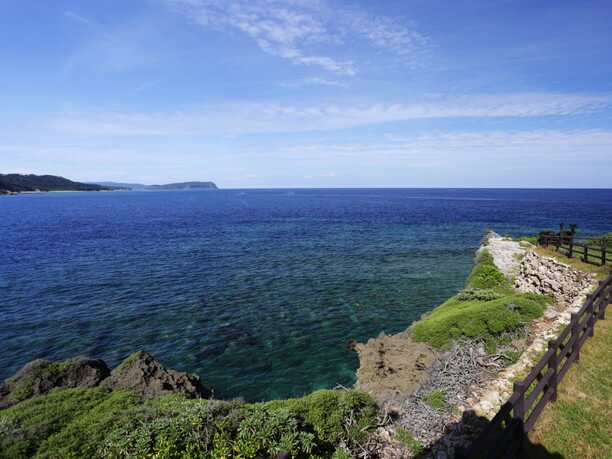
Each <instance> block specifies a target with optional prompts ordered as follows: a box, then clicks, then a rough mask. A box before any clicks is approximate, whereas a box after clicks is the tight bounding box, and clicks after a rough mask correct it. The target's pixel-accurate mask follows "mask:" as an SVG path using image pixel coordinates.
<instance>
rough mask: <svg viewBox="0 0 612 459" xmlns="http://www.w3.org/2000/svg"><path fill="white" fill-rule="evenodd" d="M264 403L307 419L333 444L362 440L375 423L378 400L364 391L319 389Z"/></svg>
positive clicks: (268, 407) (306, 420)
mask: <svg viewBox="0 0 612 459" xmlns="http://www.w3.org/2000/svg"><path fill="white" fill-rule="evenodd" d="M264 406H265V407H266V408H267V409H270V410H273V411H277V410H286V411H288V412H289V413H291V414H292V415H293V416H297V417H300V418H302V419H304V421H305V422H306V423H307V424H310V425H311V426H312V427H313V428H314V430H315V432H316V434H317V437H318V438H320V439H321V440H322V441H323V442H325V443H328V444H330V445H338V444H341V443H344V444H347V445H350V446H352V445H354V444H355V443H356V442H362V441H363V440H365V438H366V436H367V431H368V430H369V428H372V427H373V426H374V425H375V424H376V403H375V401H374V399H373V398H372V397H370V396H369V395H367V394H365V393H363V392H356V391H335V390H320V391H317V392H313V393H312V394H310V395H307V396H305V397H302V398H294V399H288V400H273V401H270V402H266V403H264Z"/></svg>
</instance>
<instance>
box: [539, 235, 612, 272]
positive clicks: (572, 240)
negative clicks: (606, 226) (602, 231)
mask: <svg viewBox="0 0 612 459" xmlns="http://www.w3.org/2000/svg"><path fill="white" fill-rule="evenodd" d="M540 243H541V244H542V245H543V246H546V247H553V248H555V249H556V250H557V252H561V253H565V255H567V256H568V257H569V258H574V257H579V258H580V259H581V260H582V261H584V262H585V263H591V264H594V265H602V266H603V265H605V264H606V263H610V264H612V241H610V240H609V239H608V238H606V237H603V238H601V239H600V241H599V243H598V244H595V243H594V242H593V240H592V239H586V238H576V237H574V236H542V238H541V240H540ZM595 260H597V261H595Z"/></svg>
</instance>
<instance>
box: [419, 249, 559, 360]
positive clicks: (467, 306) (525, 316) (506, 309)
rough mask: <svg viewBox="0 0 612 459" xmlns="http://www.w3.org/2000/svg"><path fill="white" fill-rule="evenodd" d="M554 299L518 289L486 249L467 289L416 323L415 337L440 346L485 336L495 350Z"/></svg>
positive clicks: (535, 317) (467, 284)
mask: <svg viewBox="0 0 612 459" xmlns="http://www.w3.org/2000/svg"><path fill="white" fill-rule="evenodd" d="M553 302H554V298H552V297H550V296H546V295H537V294H534V293H516V292H514V291H513V290H512V282H511V281H510V280H509V279H507V278H506V277H505V276H504V275H503V274H502V272H501V271H500V270H499V269H498V268H497V266H495V264H494V263H493V257H492V256H491V254H490V253H489V252H488V251H487V250H486V249H485V250H482V251H480V252H479V254H478V255H477V257H476V260H475V263H474V268H473V269H472V272H471V273H470V275H469V277H468V279H467V282H466V286H465V289H464V290H463V291H461V292H459V293H458V294H457V295H456V296H454V297H453V298H451V299H449V300H447V301H446V302H444V303H442V304H441V305H440V306H438V307H437V308H436V309H434V310H433V311H431V312H429V313H427V314H425V315H424V316H423V317H422V318H421V320H419V321H418V322H415V323H414V324H413V326H412V337H413V339H415V340H416V341H422V342H427V343H429V344H431V345H433V346H435V347H438V348H440V347H446V348H448V347H449V346H450V345H451V343H452V342H453V340H460V339H461V338H463V337H465V338H471V339H481V340H483V341H484V342H485V346H486V347H487V350H489V351H491V352H492V351H495V350H496V349H497V347H498V346H499V345H500V344H503V343H504V342H505V341H507V340H508V334H510V333H513V332H517V331H519V330H520V329H522V328H523V327H524V326H525V325H526V324H527V323H528V322H530V321H532V320H534V319H537V318H538V317H540V316H542V314H543V313H544V310H545V309H546V306H547V305H549V304H552V303H553ZM514 358H516V356H514Z"/></svg>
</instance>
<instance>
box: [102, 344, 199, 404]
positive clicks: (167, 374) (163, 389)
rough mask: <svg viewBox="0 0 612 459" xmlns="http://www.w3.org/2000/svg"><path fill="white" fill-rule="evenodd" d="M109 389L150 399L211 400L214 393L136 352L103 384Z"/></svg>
mask: <svg viewBox="0 0 612 459" xmlns="http://www.w3.org/2000/svg"><path fill="white" fill-rule="evenodd" d="M100 386H101V387H105V388H107V389H113V390H116V389H130V390H133V391H134V392H138V393H139V394H142V395H144V396H146V397H157V396H160V395H169V394H175V393H182V394H186V395H189V396H192V397H202V398H209V397H210V396H211V391H210V390H209V389H206V388H205V387H203V386H202V383H201V382H200V378H199V376H197V375H194V374H191V373H183V372H180V371H174V370H168V369H166V368H165V367H164V366H162V365H161V364H160V363H159V362H157V361H156V360H155V359H154V358H153V357H152V356H151V355H150V354H148V353H146V352H142V351H141V352H136V353H135V354H132V355H131V356H130V357H128V358H127V359H125V360H124V361H123V363H121V365H119V366H118V367H117V368H115V369H114V370H113V371H112V373H111V375H110V376H109V377H108V378H106V379H105V380H104V381H102V383H101V384H100Z"/></svg>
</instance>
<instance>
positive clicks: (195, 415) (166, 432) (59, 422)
mask: <svg viewBox="0 0 612 459" xmlns="http://www.w3.org/2000/svg"><path fill="white" fill-rule="evenodd" d="M376 424H377V410H376V404H375V402H374V400H373V399H372V398H371V397H370V396H368V395H366V394H364V393H360V392H355V391H347V390H342V391H332V390H322V391H317V392H314V393H312V394H310V395H307V396H306V397H302V398H298V399H289V400H275V401H273V402H267V403H259V404H247V403H244V402H242V401H240V400H232V401H216V400H215V401H207V400H196V399H188V398H185V397H184V396H181V395H172V396H165V397H159V398H155V399H150V400H147V399H143V398H142V397H141V396H140V395H138V394H136V393H134V392H131V391H112V392H111V391H108V390H106V389H102V388H96V389H85V388H77V389H56V390H54V391H52V392H51V393H50V394H49V395H46V396H39V397H35V398H32V399H29V400H25V401H23V402H21V403H19V404H17V405H15V406H13V407H11V408H8V409H5V410H2V411H0V457H2V458H11V459H12V458H25V457H36V458H57V457H132V458H145V457H146V458H150V457H155V458H229V457H235V458H247V457H262V458H263V457H270V456H271V455H274V454H276V453H277V452H279V451H290V452H291V453H292V455H293V457H298V458H299V457H315V458H316V457H332V456H335V457H336V458H341V457H350V454H349V455H348V456H346V454H348V451H349V449H351V448H354V447H356V445H357V444H358V443H359V442H363V441H364V440H365V439H366V437H367V435H368V434H369V433H370V432H371V431H372V430H373V429H374V427H375V426H376Z"/></svg>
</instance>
